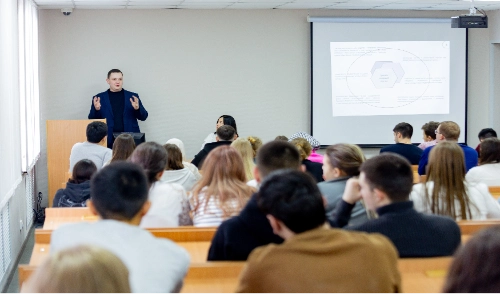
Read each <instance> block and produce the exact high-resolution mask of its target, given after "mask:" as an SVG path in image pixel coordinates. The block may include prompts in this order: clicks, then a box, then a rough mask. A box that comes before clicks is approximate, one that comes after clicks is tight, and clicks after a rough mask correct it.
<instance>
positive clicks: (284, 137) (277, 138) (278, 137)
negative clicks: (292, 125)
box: [274, 135, 288, 142]
mask: <svg viewBox="0 0 500 300" xmlns="http://www.w3.org/2000/svg"><path fill="white" fill-rule="evenodd" d="M274 140H275V141H285V142H288V138H287V137H286V136H284V135H278V136H277V137H275V138H274Z"/></svg>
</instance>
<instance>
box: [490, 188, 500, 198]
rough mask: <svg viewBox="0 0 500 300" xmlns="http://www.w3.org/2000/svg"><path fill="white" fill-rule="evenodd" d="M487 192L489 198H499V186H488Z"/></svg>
mask: <svg viewBox="0 0 500 300" xmlns="http://www.w3.org/2000/svg"><path fill="white" fill-rule="evenodd" d="M488 190H489V191H490V194H491V196H493V198H495V200H497V199H498V198H500V186H490V187H488Z"/></svg>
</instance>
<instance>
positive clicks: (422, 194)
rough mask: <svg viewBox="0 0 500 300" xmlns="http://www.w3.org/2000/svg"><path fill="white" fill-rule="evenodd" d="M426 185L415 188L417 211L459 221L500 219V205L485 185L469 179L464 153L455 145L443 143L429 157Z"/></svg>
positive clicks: (411, 197)
mask: <svg viewBox="0 0 500 300" xmlns="http://www.w3.org/2000/svg"><path fill="white" fill-rule="evenodd" d="M426 174H427V176H426V182H424V183H419V184H416V185H414V186H413V191H412V193H411V195H410V199H411V200H413V203H414V204H415V209H416V210H417V211H420V212H423V213H427V214H437V215H444V216H448V217H451V218H453V219H455V220H485V219H492V218H493V219H496V218H500V205H499V204H498V203H497V202H496V201H495V200H494V199H493V197H492V196H491V194H490V193H489V191H488V187H487V186H486V184H484V183H471V182H467V181H466V180H465V165H464V153H463V151H462V149H461V148H460V146H458V145H457V144H456V143H452V142H440V143H439V144H437V145H436V146H435V147H433V149H432V151H431V153H430V156H429V165H428V167H427V173H426Z"/></svg>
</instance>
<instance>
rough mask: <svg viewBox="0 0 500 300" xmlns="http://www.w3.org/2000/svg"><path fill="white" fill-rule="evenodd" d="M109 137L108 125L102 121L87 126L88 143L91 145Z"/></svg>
mask: <svg viewBox="0 0 500 300" xmlns="http://www.w3.org/2000/svg"><path fill="white" fill-rule="evenodd" d="M106 135H108V125H106V123H104V122H101V121H94V122H92V123H90V124H89V125H87V141H88V142H90V143H94V144H95V143H99V142H100V141H102V139H103V138H104V137H105V136H106Z"/></svg>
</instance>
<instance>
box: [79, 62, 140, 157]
mask: <svg viewBox="0 0 500 300" xmlns="http://www.w3.org/2000/svg"><path fill="white" fill-rule="evenodd" d="M106 82H107V83H108V84H109V89H108V90H107V91H105V92H102V93H100V94H97V95H95V96H94V98H93V99H92V105H91V106H90V113H89V119H104V118H105V119H106V123H107V125H108V148H111V147H112V146H113V132H140V129H139V124H138V123H137V120H141V121H145V120H146V119H147V117H148V112H147V111H146V109H145V108H144V106H142V102H141V99H139V95H138V94H136V93H133V92H129V91H127V90H124V89H123V87H122V85H123V73H122V71H120V70H118V69H112V70H110V71H109V72H108V78H107V79H106Z"/></svg>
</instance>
